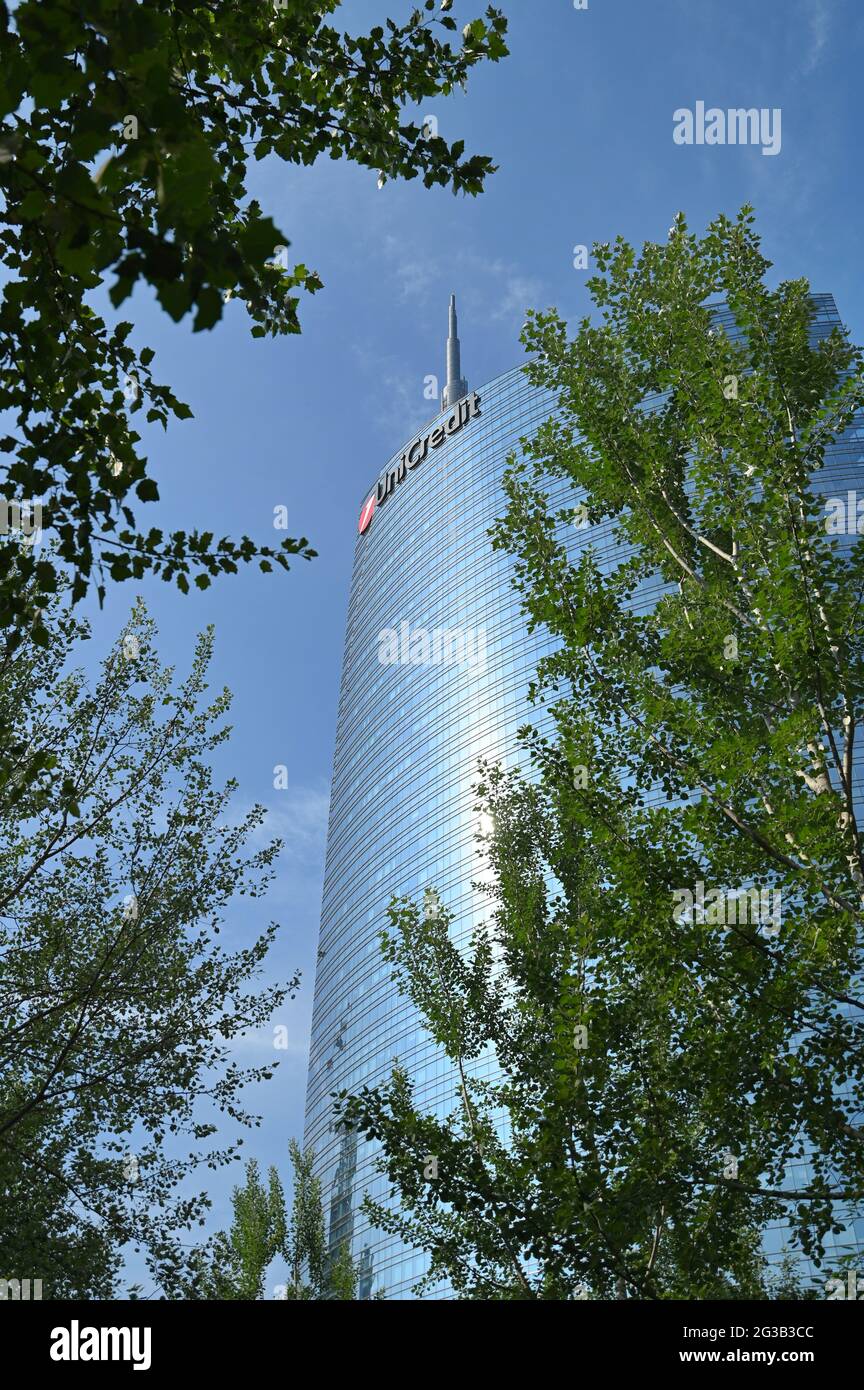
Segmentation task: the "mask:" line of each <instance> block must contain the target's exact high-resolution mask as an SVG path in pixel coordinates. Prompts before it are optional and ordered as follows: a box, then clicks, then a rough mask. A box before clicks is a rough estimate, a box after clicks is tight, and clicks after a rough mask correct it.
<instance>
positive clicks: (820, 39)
mask: <svg viewBox="0 0 864 1390" xmlns="http://www.w3.org/2000/svg"><path fill="white" fill-rule="evenodd" d="M805 10H806V14H807V21H808V28H809V37H810V46H809V48H808V51H807V52H806V53H805V55H804V61H803V63H802V64H801V69H800V71H801V74H802V76H804V77H807V76H809V74H810V73H811V72H813V71H814V70H815V68H817V67H818V66H819V63H820V62H821V61H822V54H823V52H824V50H825V48H826V46H827V44H828V33H829V29H830V24H831V19H830V14H829V9H828V4H827V3H826V0H805Z"/></svg>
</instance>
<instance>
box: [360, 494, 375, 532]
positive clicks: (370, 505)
mask: <svg viewBox="0 0 864 1390" xmlns="http://www.w3.org/2000/svg"><path fill="white" fill-rule="evenodd" d="M374 510H375V493H374V492H373V493H372V496H371V497H368V498H367V499H366V502H365V504H364V506H363V510H362V512H361V513H360V525H359V527H358V530H359V532H360V535H361V536H362V535H363V532H364V531H365V530H366V529H367V528H368V526H369V522H370V521H371V520H372V513H373V512H374Z"/></svg>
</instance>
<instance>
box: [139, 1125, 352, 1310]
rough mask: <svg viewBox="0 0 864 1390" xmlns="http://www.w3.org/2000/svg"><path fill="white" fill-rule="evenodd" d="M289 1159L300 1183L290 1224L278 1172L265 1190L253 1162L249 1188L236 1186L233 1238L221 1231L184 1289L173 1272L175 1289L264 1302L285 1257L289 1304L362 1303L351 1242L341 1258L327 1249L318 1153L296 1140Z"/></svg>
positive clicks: (198, 1258)
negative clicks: (268, 1281) (267, 1283)
mask: <svg viewBox="0 0 864 1390" xmlns="http://www.w3.org/2000/svg"><path fill="white" fill-rule="evenodd" d="M289 1153H290V1157H291V1166H292V1168H293V1178H294V1196H293V1201H292V1206H291V1217H290V1220H289V1219H288V1218H287V1217H286V1212H285V1198H284V1195H283V1192H282V1184H281V1182H280V1180H279V1174H278V1172H277V1170H276V1168H274V1167H272V1166H271V1168H270V1170H269V1175H268V1185H267V1187H266V1188H265V1187H264V1186H263V1184H262V1183H261V1181H260V1179H259V1177H258V1165H257V1163H256V1162H255V1160H254V1159H252V1160H250V1161H249V1162H248V1163H247V1165H246V1182H245V1185H244V1186H243V1187H235V1188H234V1192H233V1194H232V1198H231V1201H232V1206H233V1208H234V1220H233V1223H232V1226H231V1230H230V1232H229V1233H228V1234H227V1235H226V1233H225V1232H224V1231H220V1232H218V1233H217V1234H216V1235H215V1236H213V1237H212V1238H211V1240H210V1241H208V1242H207V1244H206V1245H205V1246H202V1247H201V1248H200V1249H199V1250H198V1251H196V1252H195V1254H194V1256H193V1257H192V1259H191V1261H189V1271H190V1272H189V1274H188V1275H187V1276H186V1278H185V1279H184V1280H183V1281H182V1282H181V1284H180V1285H179V1286H176V1285H175V1282H174V1275H173V1271H172V1272H171V1275H170V1277H169V1279H168V1283H169V1285H170V1286H171V1287H177V1288H178V1291H179V1293H180V1294H181V1296H182V1297H183V1298H187V1299H188V1298H196V1299H199V1298H205V1299H224V1300H230V1299H261V1298H263V1297H264V1280H265V1276H266V1273H267V1270H268V1268H269V1266H270V1265H271V1264H272V1262H273V1260H274V1259H275V1258H276V1256H277V1255H280V1254H281V1255H282V1256H284V1258H285V1259H286V1260H287V1262H288V1273H289V1281H288V1283H287V1284H286V1285H285V1286H284V1293H283V1297H284V1298H285V1299H286V1300H289V1301H291V1302H310V1301H313V1300H321V1299H330V1300H340V1301H343V1302H344V1301H352V1300H354V1299H356V1297H357V1285H358V1272H357V1269H356V1268H355V1265H354V1261H353V1260H352V1258H351V1253H350V1250H349V1249H348V1246H347V1243H343V1245H342V1246H341V1247H340V1248H339V1250H338V1251H337V1252H336V1253H335V1255H334V1254H331V1253H329V1252H328V1250H327V1239H326V1236H325V1233H324V1208H323V1205H322V1201H321V1184H320V1181H319V1179H318V1178H316V1177H314V1176H313V1173H312V1169H313V1165H314V1158H315V1156H314V1153H313V1151H312V1150H311V1149H302V1148H301V1147H300V1145H299V1144H298V1143H297V1141H296V1139H292V1140H291V1142H290V1144H289ZM167 1272H168V1271H167V1270H166V1271H165V1273H167Z"/></svg>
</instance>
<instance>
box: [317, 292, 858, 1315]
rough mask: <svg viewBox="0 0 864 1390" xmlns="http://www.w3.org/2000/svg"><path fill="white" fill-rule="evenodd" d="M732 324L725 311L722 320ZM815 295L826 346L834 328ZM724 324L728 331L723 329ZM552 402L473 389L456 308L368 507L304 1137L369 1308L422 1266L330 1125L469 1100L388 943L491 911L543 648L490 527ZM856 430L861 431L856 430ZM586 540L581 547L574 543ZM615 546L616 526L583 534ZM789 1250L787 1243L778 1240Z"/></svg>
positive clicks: (522, 385) (508, 390)
mask: <svg viewBox="0 0 864 1390" xmlns="http://www.w3.org/2000/svg"><path fill="white" fill-rule="evenodd" d="M721 317H722V315H721ZM837 322H838V319H837V313H836V309H835V308H834V304H833V301H832V300H831V299H830V297H828V296H820V297H818V299H817V317H816V322H815V326H814V327H815V331H816V333H823V332H827V331H829V329H830V328H831V327H832V326H833V324H835V323H837ZM724 326H726V327H727V328H729V327H730V326H731V325H729V324H724ZM553 408H554V402H553V401H552V400H551V398H550V397H549V395H548V394H547V393H545V392H542V391H539V390H537V389H536V388H534V387H532V386H531V385H530V384H529V383H528V381H527V379H526V378H525V376H524V374H523V372H522V370H521V368H518V369H516V370H513V371H510V372H507V373H505V375H503V376H500V377H498V378H496V379H495V380H494V381H491V382H488V383H487V384H486V385H485V386H483V387H481V388H479V390H478V391H477V392H473V393H472V392H471V391H470V390H469V388H468V385H467V383H466V382H465V380H464V379H463V378H462V374H461V363H460V353H459V341H458V336H457V328H456V313H455V304H454V302H453V301H451V306H450V338H449V342H448V349H447V385H446V386H445V390H444V393H443V397H442V410H441V413H440V414H439V415H437V416H435V417H434V418H433V420H431V421H430V422H429V423H428V424H427V425H426V426H425V427H424V428H423V429H422V430H421V431H420V432H419V433H418V434H417V435H415V436H413V437H412V438H411V439H410V440H409V441H408V442H407V444H406V445H405V446H404V448H401V449H400V450H399V452H398V453H397V454H395V455H394V457H393V458H392V459H390V461H389V462H388V464H387V466H386V467H385V468H384V470H383V472H382V473H381V475H380V477H379V479H378V481H377V483H376V484H373V491H371V492H369V493H367V494H366V495H365V497H364V498H363V499H361V507H360V515H359V525H358V534H357V537H356V541H355V555H354V571H353V578H352V584H351V597H350V604H349V609H348V620H347V634H346V639H345V652H344V661H343V668H342V687H341V697H340V705H339V717H338V726H337V734H336V747H335V755H334V768H333V783H332V793H331V803H330V821H329V833H328V841H327V859H326V869H325V878H324V894H323V905H322V915H321V933H320V945H319V953H318V955H319V959H318V969H317V977H316V983H315V1002H314V1012H313V1021H312V1043H311V1053H310V1062H309V1082H308V1093H307V1108H306V1143H307V1144H311V1145H312V1146H313V1147H314V1150H315V1153H316V1168H317V1173H318V1175H319V1177H320V1178H321V1180H322V1187H323V1191H324V1195H325V1212H326V1216H327V1220H328V1224H329V1232H328V1233H329V1239H330V1242H331V1248H334V1249H335V1248H336V1247H338V1245H339V1243H340V1242H341V1241H343V1240H346V1239H347V1240H348V1241H349V1242H350V1245H351V1249H352V1252H353V1255H354V1257H355V1259H356V1260H358V1261H359V1263H360V1271H361V1278H360V1290H359V1292H360V1296H361V1297H370V1296H371V1294H372V1293H373V1292H375V1291H377V1290H379V1289H382V1290H383V1291H384V1292H385V1294H386V1296H387V1297H388V1298H397V1299H398V1298H410V1297H411V1296H412V1287H413V1285H414V1284H415V1283H416V1282H417V1280H418V1279H419V1278H420V1276H421V1275H422V1274H423V1273H424V1272H425V1257H424V1256H423V1255H422V1254H419V1253H415V1252H413V1251H411V1250H406V1249H405V1247H404V1246H403V1245H401V1243H400V1242H399V1241H397V1240H395V1239H394V1238H393V1237H390V1236H388V1235H385V1234H383V1233H382V1232H379V1231H375V1230H374V1229H371V1228H370V1227H369V1226H368V1224H367V1222H366V1220H365V1217H364V1215H363V1213H362V1212H360V1211H359V1205H360V1202H361V1201H362V1198H363V1194H364V1193H365V1192H369V1193H370V1194H371V1195H373V1196H374V1197H375V1198H377V1199H379V1200H382V1199H384V1198H385V1197H386V1184H385V1181H384V1179H383V1178H381V1177H379V1176H378V1175H377V1174H376V1172H375V1169H374V1148H373V1146H371V1145H369V1144H366V1143H365V1142H364V1141H362V1140H360V1141H358V1140H357V1138H356V1136H348V1135H345V1134H344V1133H341V1132H338V1131H336V1130H335V1129H334V1127H333V1117H332V1101H331V1093H332V1092H333V1091H337V1090H343V1089H345V1090H349V1091H354V1090H357V1089H359V1088H360V1087H361V1086H363V1085H366V1084H368V1085H374V1084H376V1083H379V1082H382V1081H384V1080H386V1078H387V1077H388V1076H389V1074H390V1070H391V1068H392V1065H393V1061H394V1059H395V1058H398V1059H399V1061H400V1063H401V1064H402V1065H403V1066H404V1067H405V1068H406V1069H407V1070H408V1072H409V1073H410V1075H411V1076H412V1078H413V1080H414V1083H415V1087H416V1097H417V1100H418V1103H419V1104H421V1105H422V1106H424V1107H427V1108H429V1109H436V1110H439V1111H440V1112H441V1113H448V1112H449V1111H451V1110H452V1109H453V1106H454V1088H453V1077H452V1073H451V1071H450V1068H449V1065H448V1064H447V1063H446V1061H445V1059H444V1058H443V1057H442V1056H441V1055H440V1052H439V1050H438V1049H437V1048H436V1046H435V1045H434V1044H433V1043H432V1042H431V1040H430V1039H429V1038H428V1037H427V1035H426V1034H425V1032H424V1030H423V1028H422V1027H421V1025H420V1024H419V1022H418V1019H417V1017H416V1015H415V1012H414V1009H413V1005H411V1004H410V1003H409V1002H408V1001H406V1000H404V999H402V998H400V997H399V996H398V995H397V993H396V991H395V989H394V987H393V985H392V983H391V980H390V967H389V966H387V965H386V964H385V963H384V962H382V959H381V955H380V950H379V934H380V932H381V929H382V926H383V925H384V924H385V920H386V917H385V914H386V908H387V905H388V903H389V901H390V899H391V898H392V897H394V896H402V895H408V896H411V897H413V898H415V899H417V898H420V897H422V895H423V893H424V890H425V889H426V888H427V887H430V886H434V887H435V888H436V889H437V890H438V891H439V892H440V895H441V898H442V901H444V902H445V903H446V905H447V906H448V907H449V908H450V909H452V910H453V911H454V913H455V915H456V918H457V920H458V922H459V924H460V933H461V932H464V933H465V934H466V935H467V934H469V933H470V931H471V930H472V928H473V927H474V926H475V925H476V924H477V923H478V922H479V920H480V919H481V918H482V917H483V916H484V915H486V914H488V902H487V900H486V899H484V898H481V897H480V896H479V895H478V894H477V893H476V892H474V891H473V890H472V887H471V884H472V880H476V879H477V877H478V859H477V846H476V843H475V840H474V836H475V834H476V833H477V830H478V826H477V823H476V813H475V811H474V809H473V803H474V797H473V794H472V787H473V785H474V783H475V782H476V769H477V761H478V759H479V758H481V757H485V758H494V759H501V760H502V761H504V762H505V763H508V764H511V763H512V762H513V760H514V759H515V758H516V757H517V756H518V752H517V740H516V730H517V729H518V727H519V726H520V725H521V724H524V723H525V722H526V710H527V702H526V692H527V686H528V683H529V681H530V679H531V677H532V675H533V673H534V670H535V668H536V664H537V660H538V657H539V656H540V655H541V654H542V652H543V651H544V650H545V642H544V638H543V636H542V634H533V635H530V636H529V635H528V634H527V633H526V630H525V623H524V619H523V617H522V615H521V613H520V607H519V601H518V599H517V597H516V594H515V592H514V590H513V588H512V586H511V582H510V576H511V566H510V562H509V560H508V558H507V557H506V556H503V555H502V554H501V553H500V552H493V551H492V549H491V544H490V541H489V537H488V534H487V533H488V530H489V527H490V526H491V525H492V524H493V522H494V521H495V520H496V519H497V518H498V517H499V516H500V515H501V513H502V511H503V497H502V492H501V486H500V484H501V476H502V473H503V471H504V468H505V465H506V461H507V457H508V455H509V454H510V453H511V452H512V451H516V452H518V450H519V441H520V438H522V437H526V436H530V435H532V434H533V433H534V431H535V429H536V427H537V426H538V425H539V424H540V423H541V422H542V421H543V420H544V419H545V418H547V417H548V415H549V414H550V413H551V411H552V410H553ZM851 434H852V435H853V436H855V435H856V434H857V432H855V431H853V432H851ZM862 447H864V446H862V443H861V442H860V441H858V440H857V438H855V437H851V438H849V439H848V440H844V441H841V442H840V443H838V445H836V446H835V454H836V465H832V467H831V468H830V469H826V471H825V474H824V475H823V477H822V480H821V483H820V490H821V486H822V485H823V484H824V485H826V487H827V486H830V488H832V489H839V490H840V495H844V494H845V490H846V488H847V487H853V486H854V485H855V482H853V481H849V479H851V478H853V477H854V479H855V481H857V480H858V479H859V477H860V467H861V462H862V458H864V455H862ZM598 529H599V528H598ZM577 538H578V539H577ZM588 538H590V539H591V540H592V542H593V543H594V544H595V546H598V548H599V549H600V550H601V553H602V551H603V550H604V549H606V550H607V555H609V558H610V559H611V558H612V557H611V552H610V551H609V549H608V547H610V546H611V540H610V538H609V533H608V530H606V531H601V532H599V534H598V530H594V531H587V530H586V531H582V532H576V533H575V536H574V544H583V543H584V542H585V540H587V539H588ZM769 1241H771V1242H772V1243H773V1246H774V1248H775V1249H776V1248H778V1246H779V1243H780V1241H781V1237H780V1234H779V1232H778V1233H777V1235H776V1238H773V1237H771V1236H769Z"/></svg>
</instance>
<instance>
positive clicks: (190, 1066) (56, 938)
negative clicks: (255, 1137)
mask: <svg viewBox="0 0 864 1390" xmlns="http://www.w3.org/2000/svg"><path fill="white" fill-rule="evenodd" d="M46 621H48V622H49V623H50V626H51V631H52V633H53V634H54V636H53V641H52V643H51V645H50V646H49V647H48V648H43V647H40V646H38V645H36V644H34V643H27V644H25V645H24V646H18V647H15V648H14V649H13V648H12V647H11V645H10V644H9V643H8V642H6V643H5V644H2V645H0V716H2V719H3V721H4V723H5V724H6V726H7V727H9V728H11V729H12V731H13V734H14V739H13V743H12V748H11V751H10V750H7V752H9V753H10V757H11V760H12V766H11V770H10V776H9V777H8V779H7V781H6V784H5V786H4V787H3V788H2V789H0V1195H2V1201H0V1263H2V1266H3V1268H4V1270H8V1271H9V1274H10V1275H14V1276H15V1277H18V1278H22V1277H31V1278H41V1279H42V1281H43V1287H44V1296H45V1297H46V1298H65V1297H77V1298H105V1297H109V1296H110V1295H111V1293H112V1292H113V1291H114V1290H115V1289H116V1283H117V1275H118V1271H119V1268H120V1263H121V1260H122V1258H123V1256H124V1254H125V1253H126V1250H127V1249H128V1248H132V1249H135V1248H137V1249H138V1250H140V1251H142V1252H143V1254H144V1256H145V1258H146V1260H147V1261H148V1263H149V1266H150V1268H151V1269H153V1270H155V1269H156V1268H157V1267H159V1268H167V1267H171V1268H174V1269H175V1270H177V1271H182V1268H183V1266H184V1261H185V1254H184V1252H185V1250H186V1249H187V1247H188V1236H185V1235H184V1233H186V1232H188V1231H189V1230H190V1229H195V1228H196V1227H197V1226H198V1225H199V1224H203V1222H204V1220H205V1218H206V1213H207V1210H208V1207H209V1205H210V1203H209V1198H208V1197H207V1194H206V1192H205V1191H197V1190H196V1184H198V1183H200V1173H201V1170H202V1169H204V1168H207V1169H208V1170H214V1169H216V1168H219V1167H221V1166H223V1165H225V1164H227V1163H229V1162H230V1161H232V1160H233V1159H234V1158H235V1157H236V1155H237V1153H238V1150H239V1147H240V1144H241V1143H242V1136H243V1131H244V1130H246V1129H248V1128H250V1127H252V1126H254V1124H255V1123H256V1116H255V1115H254V1114H253V1113H251V1112H250V1111H249V1110H248V1109H247V1108H246V1105H245V1104H244V1100H243V1093H244V1089H245V1087H246V1086H247V1085H248V1084H250V1083H253V1082H258V1081H261V1080H265V1079H267V1078H268V1077H269V1076H270V1075H272V1072H273V1068H274V1067H275V1065H277V1064H276V1063H275V1062H270V1061H268V1062H265V1063H263V1064H261V1065H258V1066H251V1067H248V1066H242V1065H240V1063H239V1062H238V1060H237V1057H236V1055H235V1041H236V1040H237V1039H238V1038H239V1037H241V1036H242V1035H243V1034H246V1033H247V1032H249V1031H254V1030H256V1029H260V1028H262V1027H263V1026H264V1025H265V1024H266V1023H267V1022H268V1020H269V1019H270V1017H271V1015H272V1013H273V1011H274V1009H276V1008H277V1007H278V1006H279V1004H280V1003H281V1002H282V1001H283V1000H284V999H285V998H286V996H288V995H289V994H290V995H293V993H294V991H295V990H296V987H297V983H298V977H297V976H295V977H294V978H293V979H291V980H289V981H287V982H285V983H279V984H270V985H266V986H263V987H262V985H261V983H260V980H259V978H258V977H259V975H260V972H261V969H262V966H263V964H264V962H265V959H266V957H267V955H268V952H269V950H270V948H271V946H272V943H273V940H274V937H275V934H276V931H277V929H278V928H277V924H276V923H274V922H270V923H269V924H268V923H266V922H265V923H262V924H261V925H260V926H254V927H253V922H254V919H255V917H257V916H258V910H259V900H260V898H261V896H262V895H263V894H264V893H265V892H266V889H267V886H268V884H269V882H270V880H271V879H272V877H273V874H274V864H275V860H276V856H277V855H278V853H279V849H280V842H279V841H278V840H273V841H272V842H267V841H266V840H264V841H262V842H261V843H259V844H256V843H255V841H256V840H257V839H258V838H259V837H260V832H261V828H262V826H263V822H264V809H263V808H262V807H260V806H253V807H252V808H251V809H249V810H246V811H243V812H240V813H239V814H238V813H236V812H235V811H234V810H233V807H232V798H233V795H234V792H235V791H236V783H235V782H234V781H233V780H229V781H228V782H227V783H226V784H225V785H219V784H218V783H216V782H214V779H213V775H212V772H211V769H210V762H209V760H210V755H211V754H212V753H213V752H214V751H215V750H216V749H217V748H218V747H220V746H221V745H222V744H223V743H224V742H225V740H226V739H227V737H228V735H229V729H228V726H227V724H226V716H227V714H228V710H229V705H230V696H229V694H228V692H227V691H224V690H223V691H221V692H218V693H216V694H215V695H208V694H207V668H208V663H209V660H210V656H211V652H212V647H213V632H212V630H209V629H208V631H207V632H205V633H204V634H203V635H202V636H201V637H200V639H199V641H198V643H197V646H196V650H195V652H194V656H193V658H192V662H191V670H190V673H189V675H188V676H187V677H186V678H185V679H184V680H181V681H176V680H175V678H174V673H173V672H172V671H171V670H170V669H167V668H165V667H163V666H162V665H161V664H160V662H159V658H158V655H157V652H156V649H155V642H156V634H155V629H154V626H153V623H152V621H151V620H150V619H149V618H148V617H147V614H146V611H145V610H144V608H143V606H142V605H141V604H138V605H137V606H136V608H135V610H134V612H133V614H132V617H131V618H130V621H129V623H128V625H127V626H126V628H125V629H124V631H123V632H122V633H121V634H120V636H119V638H118V640H117V642H116V644H115V645H114V647H113V649H112V650H111V651H110V652H109V653H108V655H107V656H106V657H105V659H104V660H103V662H102V663H101V667H100V669H99V672H98V674H97V676H96V677H95V678H94V679H92V680H90V679H88V678H87V677H86V676H85V675H84V674H83V672H82V671H80V670H78V669H76V668H75V666H74V661H75V659H76V657H78V655H79V649H78V646H77V643H78V642H79V640H80V639H81V637H82V636H83V635H84V633H85V630H84V629H83V627H82V624H81V623H80V621H79V620H76V619H73V618H72V617H70V616H69V613H68V611H66V610H63V609H62V608H60V609H59V611H57V612H55V613H53V614H49V615H48V617H47V619H46ZM236 900H239V902H240V903H242V904H243V905H244V912H243V919H242V920H243V921H244V923H245V925H244V927H243V929H242V932H241V933H240V938H241V944H240V945H238V946H237V947H236V949H229V948H228V946H227V945H222V944H220V939H219V938H220V931H221V930H222V926H223V922H224V919H225V915H226V912H227V910H228V909H229V906H230V905H231V904H232V903H233V902H235V901H236ZM217 1121H219V1126H218V1127H221V1131H222V1132H221V1135H220V1138H219V1140H216V1139H215V1138H214V1136H215V1135H216V1132H217ZM19 1271H20V1273H19Z"/></svg>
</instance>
